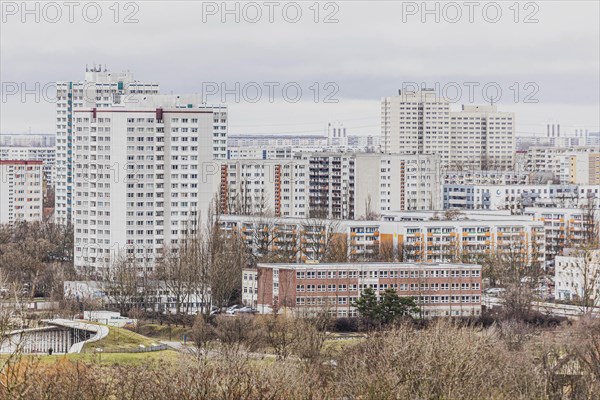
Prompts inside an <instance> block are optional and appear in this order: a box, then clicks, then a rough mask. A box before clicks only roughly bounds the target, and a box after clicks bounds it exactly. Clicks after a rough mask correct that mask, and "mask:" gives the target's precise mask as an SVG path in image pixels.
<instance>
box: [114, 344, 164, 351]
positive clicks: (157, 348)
mask: <svg viewBox="0 0 600 400" xmlns="http://www.w3.org/2000/svg"><path fill="white" fill-rule="evenodd" d="M168 348H169V346H167V345H166V344H161V345H158V346H148V347H138V348H135V349H115V350H111V351H110V353H146V352H150V351H161V350H167V349H168Z"/></svg>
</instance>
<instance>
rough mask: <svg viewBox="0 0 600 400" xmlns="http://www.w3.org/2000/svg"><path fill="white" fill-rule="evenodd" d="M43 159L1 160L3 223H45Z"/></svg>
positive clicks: (0, 194)
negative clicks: (43, 221) (42, 221)
mask: <svg viewBox="0 0 600 400" xmlns="http://www.w3.org/2000/svg"><path fill="white" fill-rule="evenodd" d="M42 168H43V164H42V161H41V160H26V161H25V160H0V224H12V223H15V222H19V221H28V222H33V221H41V220H42V217H43V172H42Z"/></svg>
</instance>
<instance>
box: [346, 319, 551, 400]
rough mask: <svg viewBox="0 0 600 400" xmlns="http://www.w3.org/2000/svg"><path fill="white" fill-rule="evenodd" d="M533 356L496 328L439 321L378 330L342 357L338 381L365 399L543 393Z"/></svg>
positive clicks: (529, 396)
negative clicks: (514, 347) (513, 348)
mask: <svg viewBox="0 0 600 400" xmlns="http://www.w3.org/2000/svg"><path fill="white" fill-rule="evenodd" d="M541 381H542V380H541V376H539V374H538V373H537V372H536V368H535V366H534V360H533V357H528V356H521V354H520V353H511V352H508V351H506V350H505V348H504V346H503V344H502V343H501V342H500V340H499V339H498V337H497V335H496V334H495V332H494V331H491V330H487V331H486V330H483V329H476V328H472V327H466V328H459V327H456V326H455V325H453V324H452V323H450V322H445V321H441V322H438V323H435V324H433V325H432V326H431V327H430V328H428V329H426V330H415V329H413V328H412V327H408V326H401V327H399V328H397V329H394V330H393V331H391V332H385V333H379V334H376V335H375V336H374V337H372V338H370V339H369V340H367V341H366V342H364V343H362V344H360V345H358V346H356V347H355V348H354V349H352V350H351V351H349V352H348V354H345V355H344V357H342V358H340V363H339V366H338V369H337V371H336V377H335V385H336V386H337V387H338V390H339V391H340V393H341V394H342V395H343V396H351V397H354V398H365V399H375V398H381V399H405V398H416V399H434V398H435V399H438V398H444V399H481V398H495V399H496V398H500V399H502V398H506V399H532V398H541V397H543V396H542V395H541V393H542V386H541Z"/></svg>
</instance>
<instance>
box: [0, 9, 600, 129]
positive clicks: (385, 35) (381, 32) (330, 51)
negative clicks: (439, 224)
mask: <svg viewBox="0 0 600 400" xmlns="http://www.w3.org/2000/svg"><path fill="white" fill-rule="evenodd" d="M131 3H132V4H131V5H129V6H127V7H125V5H124V3H120V6H119V14H118V21H119V22H115V9H114V6H113V8H112V9H111V8H110V7H111V5H112V4H113V2H112V1H109V2H104V1H103V2H97V3H96V4H99V5H100V10H101V12H102V15H101V16H100V17H98V18H96V13H95V11H96V9H95V8H94V7H95V6H87V8H86V10H87V13H86V15H85V18H84V15H83V6H84V4H85V2H82V3H80V5H79V6H77V7H75V9H74V13H73V19H74V22H72V23H71V22H69V15H68V12H69V9H68V8H66V7H65V6H62V4H63V3H62V2H57V3H54V4H58V5H60V6H61V7H60V10H61V12H62V17H61V18H59V20H58V22H55V23H52V22H51V20H55V19H57V17H56V16H57V14H56V8H53V7H50V6H46V7H47V8H43V7H44V3H40V5H39V6H38V7H40V8H39V14H40V15H39V17H40V21H39V22H36V21H35V17H36V16H35V14H27V15H23V13H22V11H23V10H21V9H20V6H21V2H20V1H19V2H5V1H3V2H2V8H3V15H2V18H3V21H2V24H1V28H0V29H1V32H0V33H1V34H0V45H1V57H0V75H1V80H2V90H3V93H2V103H1V114H0V123H1V126H0V131H1V132H2V133H9V132H16V133H19V132H26V131H28V130H30V129H31V131H32V132H53V131H54V125H55V114H54V104H53V102H52V99H51V98H49V99H44V98H41V99H36V98H35V96H34V95H32V94H28V95H26V96H25V98H24V99H23V98H22V97H23V96H22V93H17V94H10V93H8V92H9V91H12V88H13V87H14V86H13V83H17V85H19V86H20V87H25V88H27V89H33V88H34V87H35V85H36V82H39V85H40V86H41V87H43V86H44V85H46V84H48V83H50V82H54V81H61V80H73V81H76V80H82V79H83V77H84V72H85V67H86V64H88V65H89V66H91V65H92V64H94V63H96V64H99V63H101V64H102V65H106V66H107V67H108V69H110V70H112V71H121V70H130V71H132V72H133V73H134V75H135V78H136V79H137V80H140V81H148V82H158V83H159V84H160V86H161V91H162V92H163V93H198V94H200V93H202V90H203V87H205V88H206V87H207V85H209V86H210V85H212V82H214V83H216V84H217V85H221V84H224V85H226V87H227V88H229V89H232V90H235V89H234V88H235V83H236V82H239V85H240V88H243V87H244V86H245V87H246V88H247V89H248V91H247V92H246V96H244V93H240V99H239V101H236V100H235V98H234V95H233V94H229V95H228V96H227V104H228V105H229V109H230V130H229V132H230V133H278V132H281V133H288V132H290V133H291V132H294V133H311V134H314V133H320V132H323V130H324V127H325V125H326V123H327V122H328V121H336V120H339V121H341V122H342V123H344V124H345V126H346V127H347V128H348V129H347V130H348V133H357V134H366V133H374V134H378V133H379V131H380V128H379V115H380V100H381V97H384V96H391V95H395V94H397V90H398V89H399V88H401V87H402V85H403V83H405V82H419V83H421V82H423V83H425V84H426V86H428V87H436V85H438V86H439V87H445V88H446V89H447V94H448V95H450V96H456V97H457V92H456V90H455V89H456V87H459V88H462V97H460V98H459V99H457V100H456V104H455V107H456V108H458V107H459V106H460V104H462V103H469V102H470V99H469V87H468V86H467V84H465V83H466V82H473V83H477V84H478V85H479V86H477V87H475V88H474V93H475V95H476V98H475V99H474V102H475V103H481V102H483V101H485V100H484V99H483V98H482V87H483V86H484V85H486V84H487V85H488V87H490V89H488V94H489V95H490V96H491V97H493V96H494V91H495V90H496V89H495V88H497V87H499V88H500V89H501V90H502V95H501V97H497V98H496V99H495V100H496V101H497V102H498V103H499V108H500V110H505V111H514V112H515V113H516V119H517V133H518V134H527V133H533V132H539V133H541V132H544V131H545V124H547V123H549V122H560V123H561V125H562V126H563V127H564V128H563V129H564V130H568V131H571V130H573V129H575V128H587V129H589V130H591V131H598V130H600V128H599V126H600V21H599V18H600V17H599V16H600V8H599V4H600V2H598V1H579V2H578V1H537V2H520V4H519V7H518V9H519V13H518V15H516V12H515V10H516V8H515V7H514V6H513V5H512V4H513V2H512V1H500V2H497V3H494V4H491V5H490V3H493V2H485V1H484V2H480V3H479V5H477V6H475V7H474V9H471V10H472V11H473V13H472V19H473V20H474V21H473V22H470V21H469V19H470V16H469V11H470V9H469V8H468V6H466V5H465V4H464V2H462V1H458V2H456V3H454V4H453V5H451V6H448V5H447V4H446V3H440V4H439V5H438V7H439V10H440V12H439V16H440V21H439V22H436V21H435V17H436V15H435V14H427V15H422V13H421V11H422V10H421V8H422V3H421V2H420V1H419V2H415V3H411V2H401V1H395V2H392V1H338V2H329V3H330V4H326V3H327V2H320V4H319V5H318V7H314V5H313V2H312V1H310V2H297V3H294V4H290V2H275V3H278V4H277V5H275V6H273V7H274V8H273V9H272V10H273V14H272V16H273V20H274V22H273V23H271V22H269V6H267V5H265V4H264V2H262V1H259V2H257V3H255V4H258V6H259V8H260V10H261V12H262V17H261V18H260V20H259V21H258V22H256V23H252V22H251V21H250V20H252V19H255V16H256V10H257V7H253V6H252V7H251V6H246V8H244V3H239V4H238V5H237V7H238V9H239V10H240V12H239V16H240V22H239V23H236V22H235V20H234V18H235V15H234V14H229V15H225V17H226V18H227V20H226V21H225V22H222V17H223V15H222V14H221V11H222V2H220V1H219V2H214V3H212V2H194V1H168V2H167V1H137V2H131ZM296 4H298V5H299V9H300V10H301V12H302V15H301V16H300V17H298V18H297V17H296V15H297V14H296V11H297V9H298V7H296V6H295V5H296ZM455 5H458V6H459V7H455ZM496 5H499V9H500V10H501V12H502V15H501V16H497V14H496V11H497V8H498V7H496ZM284 6H285V7H286V11H285V14H284V10H283V8H284ZM484 6H485V7H486V8H485V10H486V11H485V12H484V11H483V10H484ZM15 7H17V8H19V9H18V10H15ZM31 7H32V8H33V7H34V6H31ZM228 7H229V8H230V9H233V8H234V7H236V3H234V2H228ZM428 7H430V9H434V7H435V2H428ZM511 7H512V8H511ZM316 8H318V9H319V14H318V16H316V14H315V9H316ZM203 10H204V13H203ZM244 10H245V13H244ZM457 10H460V11H461V12H462V17H460V18H458V16H457ZM213 13H216V14H215V15H213ZM413 14H414V15H413ZM127 16H130V19H131V20H138V22H135V23H124V21H123V20H124V19H125V18H126V17H127ZM315 17H317V19H318V22H316V23H315V21H314V19H315ZM326 17H329V18H328V19H329V20H331V21H335V20H337V22H333V23H324V20H325V19H326ZM423 17H426V18H427V19H426V21H422V18H423ZM23 18H25V19H26V20H25V22H23V21H22V19H23ZM515 18H517V19H518V22H515ZM86 19H87V20H86ZM94 19H98V22H96V23H92V22H90V21H92V20H94ZM203 19H204V20H205V22H203ZM286 19H287V20H286ZM294 19H299V20H298V22H296V23H292V22H289V21H292V20H294ZM451 20H455V21H457V22H455V23H451ZM493 20H497V22H495V23H493V22H491V21H493ZM525 20H530V21H535V20H537V21H538V22H533V23H525V22H524V21H525ZM265 82H277V83H278V84H279V86H277V87H275V88H274V94H275V98H274V99H273V101H270V99H269V86H267V85H265ZM286 84H287V85H288V86H287V87H288V92H287V95H288V98H287V99H286V98H284V97H282V88H283V86H284V85H286ZM315 85H316V86H315ZM257 86H258V87H260V88H261V90H262V91H263V93H262V97H261V100H260V101H257V102H250V101H249V100H253V99H254V97H255V96H256V91H255V90H254V89H255V88H256V87H257ZM298 87H299V88H300V89H301V90H302V95H301V96H300V99H299V101H297V102H294V103H293V102H291V100H293V98H294V97H296V92H295V90H296V88H298ZM317 87H318V88H319V93H318V99H317V100H318V101H317V102H315V98H314V97H315V94H316V88H317ZM517 87H518V88H519V98H518V99H517V100H516V101H515V98H514V97H515V93H516V90H517ZM221 95H222V92H221V89H219V90H218V93H216V94H214V95H208V94H207V93H205V96H206V98H207V101H208V102H210V103H218V102H220V99H221ZM326 96H329V97H328V98H329V100H334V101H337V102H329V101H326V100H325V98H326ZM41 97H44V96H41ZM50 97H51V96H50ZM38 100H39V101H38ZM528 100H537V101H538V103H530V102H527V101H528Z"/></svg>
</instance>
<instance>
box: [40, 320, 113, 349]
mask: <svg viewBox="0 0 600 400" xmlns="http://www.w3.org/2000/svg"><path fill="white" fill-rule="evenodd" d="M43 322H44V323H46V324H48V325H52V326H62V327H65V328H69V329H79V330H82V331H87V332H93V333H94V335H93V336H92V337H90V338H89V339H88V340H84V341H82V342H77V343H74V344H73V345H72V346H71V348H70V349H69V353H80V352H81V349H83V346H84V345H85V344H86V343H92V342H96V341H98V340H100V339H103V338H105V337H106V336H108V333H109V329H108V327H107V326H103V325H97V324H93V323H90V322H88V321H83V320H70V319H61V318H58V319H49V320H44V321H43Z"/></svg>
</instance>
